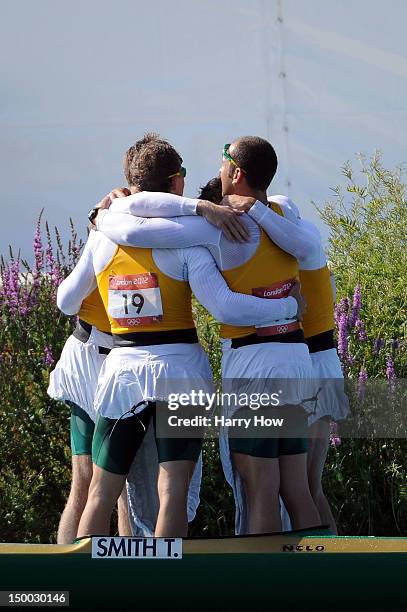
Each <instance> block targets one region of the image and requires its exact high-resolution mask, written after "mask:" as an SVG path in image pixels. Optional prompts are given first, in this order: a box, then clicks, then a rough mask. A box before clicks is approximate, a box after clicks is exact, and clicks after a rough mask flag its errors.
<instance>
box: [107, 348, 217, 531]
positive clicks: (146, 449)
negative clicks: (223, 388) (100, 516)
mask: <svg viewBox="0 0 407 612" xmlns="http://www.w3.org/2000/svg"><path fill="white" fill-rule="evenodd" d="M181 379H184V380H187V381H188V383H187V385H188V384H189V381H191V383H192V386H193V388H196V389H197V390H199V389H200V388H202V389H203V391H206V392H208V393H212V392H213V386H212V371H211V368H210V365H209V360H208V357H207V355H206V353H205V351H204V350H203V348H202V347H201V345H200V344H161V345H154V346H148V347H126V348H124V347H120V348H115V349H113V351H111V352H110V354H109V356H108V357H107V359H106V361H105V362H104V364H103V367H102V371H101V373H100V377H99V385H98V388H97V392H96V397H95V409H96V411H97V412H98V413H99V414H101V415H102V416H104V417H107V418H119V417H121V416H122V415H125V413H126V412H128V411H129V410H130V409H131V408H132V407H133V406H135V405H137V404H138V403H139V402H142V401H143V400H150V401H153V400H155V399H164V397H165V380H169V381H177V380H181ZM163 392H164V395H163ZM143 408H144V405H141V406H139V407H138V408H137V409H136V410H135V412H140V411H141V410H143ZM201 474H202V456H200V457H199V459H198V461H197V464H196V466H195V470H194V473H193V476H192V478H191V482H190V486H189V490H188V507H187V510H188V520H189V521H192V520H193V518H194V517H195V514H196V510H197V508H198V505H199V501H200V499H199V491H200V486H201ZM157 475H158V456H157V448H156V444H155V441H154V435H153V431H152V425H151V424H150V426H149V429H148V432H147V434H146V436H145V438H144V440H143V443H142V445H141V447H140V448H139V450H138V451H137V454H136V457H135V459H134V461H133V464H132V467H131V468H130V472H129V474H128V476H127V498H128V506H129V519H130V524H131V527H132V531H133V534H134V535H140V534H142V535H145V536H148V535H153V532H154V529H155V524H156V521H157V513H158V507H159V502H158V494H157Z"/></svg>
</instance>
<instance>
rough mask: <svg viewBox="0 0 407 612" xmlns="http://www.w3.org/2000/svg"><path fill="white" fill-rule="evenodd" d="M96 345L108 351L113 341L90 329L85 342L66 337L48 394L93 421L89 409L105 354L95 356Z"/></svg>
mask: <svg viewBox="0 0 407 612" xmlns="http://www.w3.org/2000/svg"><path fill="white" fill-rule="evenodd" d="M99 346H103V347H105V348H108V349H110V348H112V346H113V340H112V337H111V336H110V335H109V334H104V333H103V332H100V331H99V330H97V329H96V328H94V327H92V331H91V334H90V337H89V340H88V341H87V342H81V341H80V340H78V339H77V338H75V337H74V336H69V338H68V340H67V341H66V342H65V346H64V348H63V349H62V353H61V357H60V358H59V361H58V363H57V364H56V366H55V368H54V370H53V371H52V372H51V374H50V378H49V386H48V390H47V392H48V395H49V396H50V397H52V398H53V399H56V400H61V401H65V400H68V401H71V402H73V403H74V404H77V405H78V406H79V407H80V408H82V409H83V410H85V412H86V413H87V414H88V415H89V416H90V418H91V419H92V420H95V410H94V407H93V404H94V400H95V392H96V388H97V383H98V378H99V372H100V370H101V367H102V365H103V362H104V361H105V359H106V357H107V355H104V354H100V353H99V348H98V347H99Z"/></svg>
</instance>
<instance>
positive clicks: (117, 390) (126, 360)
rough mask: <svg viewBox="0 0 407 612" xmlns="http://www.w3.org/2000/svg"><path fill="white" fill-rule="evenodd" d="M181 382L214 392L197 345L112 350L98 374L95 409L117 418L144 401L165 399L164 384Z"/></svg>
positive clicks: (199, 346)
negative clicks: (184, 381)
mask: <svg viewBox="0 0 407 612" xmlns="http://www.w3.org/2000/svg"><path fill="white" fill-rule="evenodd" d="M181 379H184V380H188V381H189V380H190V381H191V383H193V385H192V386H193V388H194V389H200V388H202V389H203V390H204V391H207V392H208V393H211V392H212V391H213V388H212V371H211V368H210V365H209V360H208V357H207V355H206V353H205V351H204V350H203V348H202V347H201V345H200V344H160V345H154V346H148V347H120V348H115V349H113V350H112V351H111V352H110V354H109V355H108V357H107V359H106V360H105V362H104V364H103V366H102V369H101V372H100V376H99V384H98V387H97V391H96V396H95V404H94V406H95V410H96V412H97V413H99V414H101V415H102V416H104V417H107V418H110V419H116V418H120V417H121V416H123V415H125V414H126V413H127V412H128V411H129V410H130V409H131V408H132V407H133V406H136V405H137V404H139V403H140V402H142V401H143V400H148V401H154V400H155V399H165V397H166V393H165V381H166V380H168V381H176V380H181ZM143 408H144V406H143V405H141V406H139V408H137V409H136V410H135V413H137V412H140V411H141V410H143ZM126 416H131V415H126Z"/></svg>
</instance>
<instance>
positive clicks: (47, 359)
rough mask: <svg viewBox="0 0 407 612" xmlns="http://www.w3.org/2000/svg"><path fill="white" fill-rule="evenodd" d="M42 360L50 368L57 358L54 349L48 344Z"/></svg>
mask: <svg viewBox="0 0 407 612" xmlns="http://www.w3.org/2000/svg"><path fill="white" fill-rule="evenodd" d="M42 362H43V364H44V365H45V366H47V367H48V368H50V367H51V366H53V365H54V363H55V359H54V356H53V354H52V350H51V348H50V347H49V346H48V344H46V345H45V346H44V356H43V358H42Z"/></svg>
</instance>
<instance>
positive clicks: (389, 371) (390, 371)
mask: <svg viewBox="0 0 407 612" xmlns="http://www.w3.org/2000/svg"><path fill="white" fill-rule="evenodd" d="M386 377H387V380H393V379H394V378H395V371H394V361H393V359H392V357H387V362H386Z"/></svg>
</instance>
